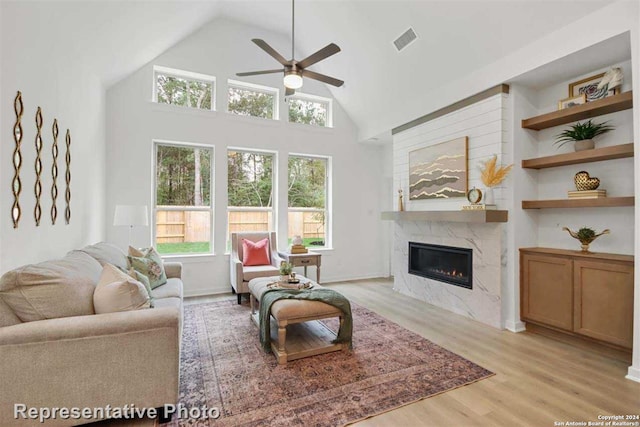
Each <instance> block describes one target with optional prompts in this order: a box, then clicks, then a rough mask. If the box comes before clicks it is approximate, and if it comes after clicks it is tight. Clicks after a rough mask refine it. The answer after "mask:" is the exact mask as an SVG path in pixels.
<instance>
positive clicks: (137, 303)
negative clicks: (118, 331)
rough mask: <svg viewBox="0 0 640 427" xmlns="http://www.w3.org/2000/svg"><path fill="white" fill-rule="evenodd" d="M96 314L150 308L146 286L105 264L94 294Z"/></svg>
mask: <svg viewBox="0 0 640 427" xmlns="http://www.w3.org/2000/svg"><path fill="white" fill-rule="evenodd" d="M93 306H94V307H95V310H96V314H103V313H115V312H118V311H131V310H140V309H143V308H149V307H150V297H149V293H148V292H147V290H146V289H145V288H144V285H143V284H142V283H140V282H138V281H137V280H135V279H133V278H132V277H131V276H129V275H128V274H126V273H123V272H122V271H120V270H119V269H118V268H117V267H115V266H113V265H111V264H105V266H104V267H103V269H102V274H101V275H100V280H99V281H98V285H97V286H96V290H95V292H94V293H93Z"/></svg>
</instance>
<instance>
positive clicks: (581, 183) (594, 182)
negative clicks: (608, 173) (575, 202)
mask: <svg viewBox="0 0 640 427" xmlns="http://www.w3.org/2000/svg"><path fill="white" fill-rule="evenodd" d="M573 182H575V184H576V190H578V191H592V190H595V189H597V188H598V187H600V180H599V179H598V178H596V177H595V176H589V172H587V171H580V172H578V173H577V174H576V175H575V176H574V177H573Z"/></svg>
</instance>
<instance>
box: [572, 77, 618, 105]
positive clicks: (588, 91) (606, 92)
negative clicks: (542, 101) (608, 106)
mask: <svg viewBox="0 0 640 427" xmlns="http://www.w3.org/2000/svg"><path fill="white" fill-rule="evenodd" d="M604 77H605V73H600V74H596V75H595V76H591V77H587V78H585V79H582V80H578V81H577V82H573V83H569V96H578V95H580V94H582V93H584V94H585V95H587V102H591V101H597V100H598V99H602V98H606V97H608V96H612V95H616V94H618V93H620V87H619V86H620V85H621V84H622V76H620V85H618V86H616V87H613V86H610V85H609V83H615V81H611V82H604V84H603V85H602V86H600V83H601V82H602V81H603V80H604ZM609 78H611V79H612V80H613V76H611V77H609ZM609 78H608V79H609Z"/></svg>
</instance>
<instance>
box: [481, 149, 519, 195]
mask: <svg viewBox="0 0 640 427" xmlns="http://www.w3.org/2000/svg"><path fill="white" fill-rule="evenodd" d="M497 162H498V156H497V155H494V156H493V157H492V158H490V159H489V160H487V161H486V162H484V164H483V167H482V169H481V171H480V172H481V175H480V178H481V179H482V183H483V184H484V185H485V186H486V187H487V188H486V190H485V193H484V204H485V205H493V204H495V200H494V195H493V187H495V186H497V185H499V184H500V183H501V182H502V181H504V180H505V178H506V177H507V175H508V174H509V172H510V171H511V168H513V165H508V166H497Z"/></svg>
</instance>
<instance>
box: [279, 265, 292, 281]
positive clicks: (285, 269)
mask: <svg viewBox="0 0 640 427" xmlns="http://www.w3.org/2000/svg"><path fill="white" fill-rule="evenodd" d="M292 271H293V264H291V263H288V262H287V261H282V262H281V263H280V280H281V281H287V280H289V275H291V272H292Z"/></svg>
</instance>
